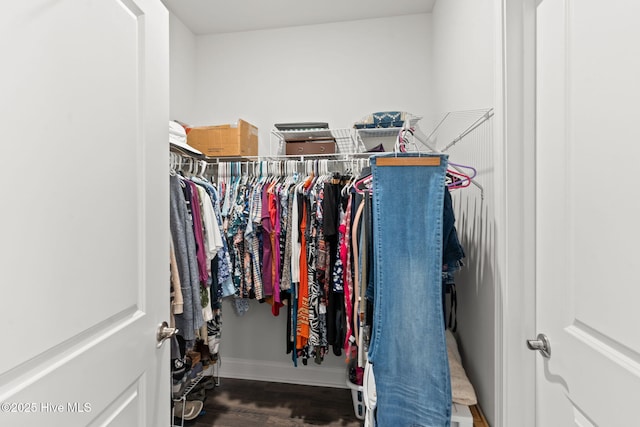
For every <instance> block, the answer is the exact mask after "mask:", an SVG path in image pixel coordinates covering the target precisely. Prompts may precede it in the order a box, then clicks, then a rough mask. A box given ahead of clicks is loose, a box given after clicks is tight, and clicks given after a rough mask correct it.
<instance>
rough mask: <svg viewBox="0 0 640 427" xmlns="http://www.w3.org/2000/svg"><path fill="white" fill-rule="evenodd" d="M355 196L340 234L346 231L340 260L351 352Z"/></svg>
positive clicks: (345, 342) (349, 203) (345, 346)
mask: <svg viewBox="0 0 640 427" xmlns="http://www.w3.org/2000/svg"><path fill="white" fill-rule="evenodd" d="M352 200H353V195H352V196H351V197H349V201H348V202H347V209H346V214H345V216H344V222H343V223H342V224H340V232H342V230H344V239H343V241H342V246H341V247H340V258H341V259H342V263H343V265H344V266H345V268H344V307H345V314H346V320H347V333H346V334H345V341H344V349H345V351H349V338H350V337H351V335H353V327H352V323H351V318H352V317H353V303H352V302H351V296H352V295H353V280H352V277H353V276H352V274H351V257H350V256H349V253H350V252H351V201H352Z"/></svg>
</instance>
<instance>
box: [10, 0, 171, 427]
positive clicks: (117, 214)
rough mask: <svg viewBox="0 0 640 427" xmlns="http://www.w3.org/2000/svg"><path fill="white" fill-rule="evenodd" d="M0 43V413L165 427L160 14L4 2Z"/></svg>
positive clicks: (146, 4)
mask: <svg viewBox="0 0 640 427" xmlns="http://www.w3.org/2000/svg"><path fill="white" fill-rule="evenodd" d="M0 54H1V55H2V57H3V59H4V60H3V64H4V65H3V68H2V71H1V73H2V79H0V88H1V89H0V92H1V93H2V94H3V96H2V98H1V99H0V114H1V117H2V122H3V130H2V139H3V141H4V142H3V156H2V158H3V161H2V167H0V180H1V181H2V183H3V184H2V186H1V187H0V199H1V200H3V214H2V222H0V236H2V241H3V245H2V256H1V257H0V271H2V272H3V273H2V274H3V281H2V283H3V286H2V288H3V291H4V292H3V293H4V296H3V301H4V302H5V304H3V305H4V307H3V310H2V314H1V315H0V316H2V319H3V322H2V324H3V326H4V337H3V338H4V342H5V344H6V345H3V351H2V352H0V402H5V403H8V404H9V405H10V406H9V411H6V410H5V411H3V412H0V424H1V425H5V424H6V425H21V426H22V425H24V426H26V425H38V426H41V425H65V426H74V425H78V426H85V425H128V426H133V425H167V424H169V394H170V393H169V384H170V383H169V378H168V365H169V363H168V357H169V355H168V351H169V350H168V348H167V346H163V347H162V348H160V349H157V348H156V345H155V332H156V328H157V326H158V324H159V323H160V322H161V321H163V320H168V307H169V295H168V287H167V286H166V285H167V278H166V274H164V273H165V272H166V268H164V267H163V266H166V264H167V248H168V215H167V212H168V210H167V206H168V186H167V174H166V171H167V169H168V165H167V145H168V144H167V132H166V123H167V121H168V16H167V11H166V9H165V8H164V6H162V4H161V3H160V2H159V1H154V0H135V1H134V0H127V1H117V0H108V1H103V0H89V1H81V0H59V1H45V0H39V1H32V2H14V3H13V4H12V5H11V6H9V7H7V8H5V10H4V11H3V14H2V16H1V17H0ZM9 349H11V351H7V350H9ZM159 390H160V392H159ZM160 400H161V401H162V404H161V405H160V406H159V405H158V402H159V401H160ZM85 404H86V406H85ZM12 405H13V408H12V407H11V406H12ZM19 405H21V406H19ZM5 406H6V405H5ZM26 407H29V408H30V410H31V411H30V412H31V413H24V412H25V411H26V410H29V409H25V408H26ZM3 409H6V408H5V407H3ZM12 409H13V410H15V412H12Z"/></svg>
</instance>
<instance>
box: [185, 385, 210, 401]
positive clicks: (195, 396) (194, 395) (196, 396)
mask: <svg viewBox="0 0 640 427" xmlns="http://www.w3.org/2000/svg"><path fill="white" fill-rule="evenodd" d="M206 398H207V391H206V390H205V389H204V387H201V388H199V389H197V390H196V389H193V391H191V393H189V399H191V400H192V401H200V402H204V400H205V399H206Z"/></svg>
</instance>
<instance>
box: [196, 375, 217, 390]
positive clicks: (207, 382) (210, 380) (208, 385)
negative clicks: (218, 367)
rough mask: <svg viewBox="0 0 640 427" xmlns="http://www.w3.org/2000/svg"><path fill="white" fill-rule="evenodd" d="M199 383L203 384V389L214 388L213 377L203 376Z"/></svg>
mask: <svg viewBox="0 0 640 427" xmlns="http://www.w3.org/2000/svg"><path fill="white" fill-rule="evenodd" d="M200 384H202V385H203V386H204V389H205V390H213V389H214V388H216V380H214V379H213V377H206V378H203V379H202V381H200Z"/></svg>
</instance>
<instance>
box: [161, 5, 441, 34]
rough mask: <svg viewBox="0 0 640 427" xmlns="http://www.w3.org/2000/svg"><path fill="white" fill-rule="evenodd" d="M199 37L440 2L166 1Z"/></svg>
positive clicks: (415, 9)
mask: <svg viewBox="0 0 640 427" xmlns="http://www.w3.org/2000/svg"><path fill="white" fill-rule="evenodd" d="M162 2H163V3H164V4H165V5H166V6H167V8H168V9H169V10H170V11H171V12H173V13H174V14H175V15H176V16H177V17H178V18H180V20H181V21H182V22H183V23H184V24H185V25H186V26H187V27H189V28H190V29H191V31H193V32H194V33H195V34H210V33H229V32H236V31H251V30H263V29H267V28H281V27H291V26H298V25H313V24H326V23H329V22H341V21H355V20H359V19H372V18H382V17H386V16H399V15H409V14H414V13H430V12H431V10H432V9H433V5H434V3H435V2H436V0H162Z"/></svg>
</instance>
